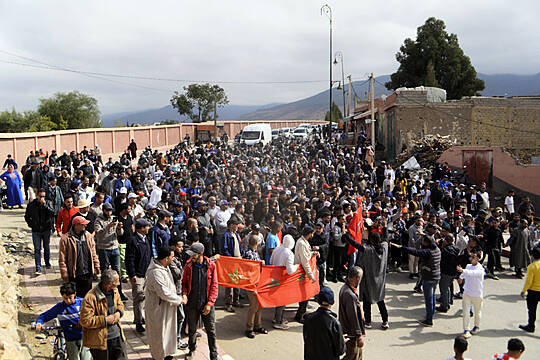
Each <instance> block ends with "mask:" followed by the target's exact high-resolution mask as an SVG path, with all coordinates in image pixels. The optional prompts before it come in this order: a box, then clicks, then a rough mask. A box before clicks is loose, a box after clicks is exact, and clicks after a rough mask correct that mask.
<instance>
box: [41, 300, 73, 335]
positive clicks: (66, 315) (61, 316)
mask: <svg viewBox="0 0 540 360" xmlns="http://www.w3.org/2000/svg"><path fill="white" fill-rule="evenodd" d="M82 302H83V299H82V298H80V297H76V298H75V304H73V305H68V304H66V303H65V302H63V301H60V302H59V303H58V304H56V305H54V306H53V307H52V308H50V309H49V310H47V311H45V312H44V313H42V314H41V315H39V316H38V318H37V320H36V324H42V325H43V324H44V323H46V322H48V321H50V320H52V319H54V318H58V321H59V322H60V325H61V326H63V327H64V329H63V331H64V337H65V338H66V341H76V340H81V339H82V328H81V327H80V326H78V327H74V328H70V327H69V326H76V325H78V324H79V313H80V312H81V305H82Z"/></svg>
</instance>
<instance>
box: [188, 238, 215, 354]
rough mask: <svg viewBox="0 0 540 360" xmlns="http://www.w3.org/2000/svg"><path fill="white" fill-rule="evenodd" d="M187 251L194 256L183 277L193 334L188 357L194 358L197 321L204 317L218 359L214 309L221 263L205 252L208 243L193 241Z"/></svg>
mask: <svg viewBox="0 0 540 360" xmlns="http://www.w3.org/2000/svg"><path fill="white" fill-rule="evenodd" d="M186 253H187V255H189V256H190V259H189V260H188V262H187V263H186V266H185V268H184V276H183V277H182V304H184V305H186V306H185V309H184V310H185V312H186V321H187V326H188V334H189V353H188V355H187V356H186V359H191V358H192V356H193V353H194V352H195V348H196V347H197V323H198V321H199V318H202V321H203V324H204V329H205V331H206V335H207V336H208V347H209V349H210V360H217V358H218V352H217V345H216V325H215V312H214V304H215V302H216V300H217V297H218V291H219V290H218V275H217V267H216V264H214V262H213V261H212V260H211V259H209V258H207V257H206V256H204V255H203V253H204V246H203V245H202V244H201V243H195V244H193V245H191V247H190V248H189V250H187V251H186Z"/></svg>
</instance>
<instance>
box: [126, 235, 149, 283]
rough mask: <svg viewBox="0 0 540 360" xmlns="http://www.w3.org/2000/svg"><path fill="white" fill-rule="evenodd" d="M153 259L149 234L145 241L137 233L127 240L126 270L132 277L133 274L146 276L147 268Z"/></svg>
mask: <svg viewBox="0 0 540 360" xmlns="http://www.w3.org/2000/svg"><path fill="white" fill-rule="evenodd" d="M151 260H152V249H151V248H150V242H149V240H148V235H147V236H146V241H143V240H142V239H141V238H140V237H139V235H137V233H135V234H133V236H130V237H128V238H127V240H126V272H127V274H128V276H129V277H130V278H131V277H133V276H136V277H141V278H144V276H145V275H146V270H147V269H148V266H149V265H150V261H151Z"/></svg>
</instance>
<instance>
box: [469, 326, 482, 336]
mask: <svg viewBox="0 0 540 360" xmlns="http://www.w3.org/2000/svg"><path fill="white" fill-rule="evenodd" d="M479 331H480V328H479V327H478V326H475V327H473V328H472V330H471V334H472V335H476V334H478V332H479Z"/></svg>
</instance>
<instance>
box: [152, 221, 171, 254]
mask: <svg viewBox="0 0 540 360" xmlns="http://www.w3.org/2000/svg"><path fill="white" fill-rule="evenodd" d="M147 238H148V239H149V242H150V248H151V249H152V254H153V256H154V257H157V252H158V250H159V248H161V247H162V246H167V245H169V241H170V240H171V231H170V230H169V228H168V227H165V228H163V227H161V225H160V224H156V226H154V227H153V228H151V229H150V231H149V232H148V235H147Z"/></svg>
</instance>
